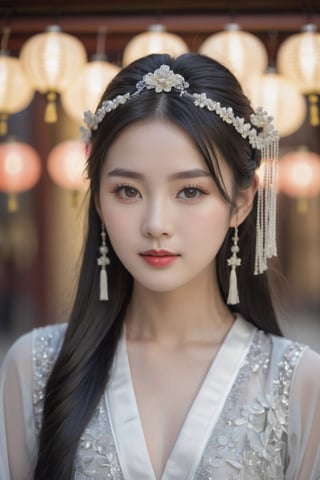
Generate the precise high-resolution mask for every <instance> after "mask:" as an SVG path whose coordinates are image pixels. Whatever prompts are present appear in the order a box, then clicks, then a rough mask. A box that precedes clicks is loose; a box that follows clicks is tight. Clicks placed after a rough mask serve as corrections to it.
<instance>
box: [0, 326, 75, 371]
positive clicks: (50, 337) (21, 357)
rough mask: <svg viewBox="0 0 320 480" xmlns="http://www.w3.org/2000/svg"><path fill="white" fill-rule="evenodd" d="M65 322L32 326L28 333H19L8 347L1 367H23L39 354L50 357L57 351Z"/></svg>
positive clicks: (62, 336) (64, 328)
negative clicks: (37, 326)
mask: <svg viewBox="0 0 320 480" xmlns="http://www.w3.org/2000/svg"><path fill="white" fill-rule="evenodd" d="M65 330H66V324H55V325H48V326H45V327H40V328H34V329H33V330H31V331H30V332H28V333H25V334H24V335H21V336H20V337H19V338H18V339H17V340H15V342H14V343H13V344H12V345H11V347H10V348H9V350H8V352H7V354H6V356H5V358H4V361H3V368H4V369H5V368H7V369H8V368H18V367H19V366H20V367H22V368H23V367H24V366H25V365H26V364H28V363H32V362H33V360H34V359H35V358H36V357H37V356H38V355H39V354H42V355H44V356H46V355H49V354H50V355H49V356H50V358H51V359H52V358H53V357H55V356H56V354H57V353H58V351H59V348H60V345H61V343H62V340H63V338H64V333H65Z"/></svg>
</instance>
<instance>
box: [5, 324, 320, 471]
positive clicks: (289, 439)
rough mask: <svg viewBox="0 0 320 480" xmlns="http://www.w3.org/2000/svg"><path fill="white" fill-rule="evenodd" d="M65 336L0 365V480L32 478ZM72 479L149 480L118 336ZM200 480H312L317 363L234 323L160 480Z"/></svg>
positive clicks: (23, 344) (38, 339) (319, 434)
mask: <svg viewBox="0 0 320 480" xmlns="http://www.w3.org/2000/svg"><path fill="white" fill-rule="evenodd" d="M65 328H66V326H65V325H54V326H49V327H45V328H42V329H36V330H34V331H33V332H30V333H29V334H26V335H24V336H23V337H21V338H20V339H19V340H17V342H16V343H15V344H14V345H13V346H12V347H11V349H10V351H9V352H8V354H7V356H6V358H5V361H4V363H3V365H2V369H1V374H0V479H1V480H29V479H30V480H31V479H32V471H33V468H34V464H35V461H36V454H37V435H38V432H39V428H40V425H41V412H42V400H43V391H44V385H45V383H46V380H47V378H48V375H49V373H50V370H51V368H52V365H53V363H54V360H55V358H56V355H57V353H58V351H59V348H60V345H61V342H62V340H63V336H64V331H65ZM178 383H179V382H178V379H177V385H178ZM173 394H174V392H173ZM74 478H75V479H76V480H104V479H114V480H124V479H125V480H129V479H130V480H156V477H155V474H154V472H153V469H152V464H151V461H150V458H149V455H148V449H147V446H146V443H145V439H144V435H143V429H142V425H141V421H140V417H139V412H138V408H137V403H136V399H135V394H134V390H133V385H132V380H131V374H130V368H129V362H128V356H127V348H126V341H125V338H124V337H122V339H121V341H120V343H119V346H118V350H117V354H116V357H115V361H114V365H113V370H112V375H111V380H110V382H109V384H108V386H107V388H106V391H105V395H104V396H103V398H101V401H100V404H99V406H98V408H97V410H96V412H95V414H94V415H93V417H92V419H91V421H90V422H89V424H88V425H87V427H86V429H85V430H84V432H83V435H82V437H81V440H80V442H79V446H78V451H77V456H76V459H75V468H74ZM209 478H212V479H217V480H226V479H232V480H238V479H246V480H251V479H252V480H253V479H257V478H261V479H265V480H271V479H277V480H280V479H286V480H319V479H320V356H319V355H318V354H316V353H315V352H313V351H311V350H310V349H308V348H306V347H304V346H302V345H299V344H296V343H293V342H291V341H289V340H286V339H282V338H278V337H275V336H270V335H265V334H264V333H263V332H259V331H258V330H257V329H256V328H255V327H253V326H252V325H251V324H249V323H247V322H246V321H245V320H243V319H242V318H240V317H238V318H237V320H236V322H235V323H234V325H233V327H232V328H231V330H230V332H229V333H228V335H227V337H226V339H225V341H224V344H223V345H222V346H221V348H220V350H219V352H218V354H217V356H216V357H215V359H214V360H213V362H212V365H211V367H210V369H209V371H208V373H207V375H206V378H205V380H204V381H203V384H202V386H201V388H200V390H199V392H198V394H197V396H196V398H195V400H194V402H193V404H192V406H191V408H190V410H189V412H188V415H187V417H186V419H185V422H184V425H183V427H182V429H181V431H180V434H179V436H178V438H177V441H176V443H175V446H174V448H173V450H172V452H171V455H170V457H169V459H168V462H167V464H166V466H165V469H164V471H163V474H162V477H161V480H187V479H188V480H191V479H195V480H204V479H207V480H208V479H209Z"/></svg>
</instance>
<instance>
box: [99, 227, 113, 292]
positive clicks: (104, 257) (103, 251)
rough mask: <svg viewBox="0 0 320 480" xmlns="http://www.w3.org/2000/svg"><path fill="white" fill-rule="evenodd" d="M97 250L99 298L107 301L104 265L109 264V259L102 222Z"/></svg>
mask: <svg viewBox="0 0 320 480" xmlns="http://www.w3.org/2000/svg"><path fill="white" fill-rule="evenodd" d="M99 252H100V253H101V257H99V258H98V259H97V263H98V265H99V266H100V267H101V269H100V295H99V300H102V301H107V300H109V293H108V278H107V269H106V266H107V265H110V259H109V257H108V255H107V254H108V252H109V249H108V247H107V245H106V231H105V228H104V225H103V224H102V226H101V245H100V247H99Z"/></svg>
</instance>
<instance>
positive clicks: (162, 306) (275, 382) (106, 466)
mask: <svg viewBox="0 0 320 480" xmlns="http://www.w3.org/2000/svg"><path fill="white" fill-rule="evenodd" d="M85 121H86V124H87V127H88V128H87V129H86V130H85V131H84V134H85V137H86V141H87V142H88V143H90V144H91V145H90V156H89V160H88V175H89V178H90V181H91V188H90V203H89V212H88V222H89V223H88V233H87V240H86V244H85V248H84V254H83V263H82V270H81V273H80V279H79V287H78V290H77V295H76V300H75V304H74V307H73V311H72V314H71V318H70V321H69V322H68V325H51V326H47V327H44V328H40V329H35V330H34V331H33V332H30V333H29V334H27V335H25V336H23V337H21V338H20V339H19V340H18V341H17V342H16V343H15V344H14V345H13V346H12V348H11V349H10V351H9V353H8V354H7V357H6V359H5V362H4V364H3V367H2V373H1V381H0V477H1V479H2V480H9V479H11V480H25V479H35V480H40V479H41V480H62V479H63V480H70V479H76V480H102V479H114V480H120V479H121V480H122V479H125V480H129V479H130V480H156V479H157V480H160V479H161V480H182V479H196V480H200V479H201V480H202V479H208V480H209V479H219V480H226V479H230V480H231V479H232V480H236V479H257V478H260V479H277V480H279V479H287V480H297V479H299V480H306V479H310V480H311V479H312V480H316V479H318V478H320V382H319V375H320V357H319V356H318V355H317V354H316V353H314V352H312V351H311V350H310V349H308V348H307V347H305V346H302V345H300V344H296V343H293V342H291V341H289V340H287V339H285V338H283V337H282V336H281V332H280V330H279V327H278V324H277V320H276V315H275V312H274V307H273V301H272V299H271V296H270V293H269V287H268V279H267V275H266V271H265V270H266V261H267V258H268V257H270V256H272V255H274V254H275V245H274V224H275V222H274V213H275V197H274V190H273V185H272V183H274V177H273V173H274V164H275V161H273V160H272V159H271V160H270V158H271V157H270V156H272V155H274V156H275V157H276V153H277V152H276V149H277V133H276V132H275V131H274V129H273V127H272V124H271V120H270V118H269V117H267V116H266V114H265V113H264V112H263V111H261V110H258V111H257V112H254V111H253V110H252V108H251V106H250V104H249V101H248V99H247V98H246V97H245V96H244V94H243V92H242V90H241V88H240V86H239V84H238V82H237V80H236V79H235V78H234V77H233V75H231V74H230V72H229V71H228V70H227V69H226V68H224V67H223V66H222V65H220V64H219V63H217V62H215V61H213V60H210V59H208V58H206V57H203V56H200V55H198V54H186V55H183V56H181V57H179V58H177V59H172V58H170V57H169V56H167V55H151V56H148V57H145V58H142V59H140V60H138V61H137V62H135V63H133V64H131V65H129V66H128V67H126V68H125V69H123V70H122V71H121V72H120V73H119V74H118V75H117V77H116V78H115V79H114V80H113V82H112V83H111V85H110V86H109V87H108V89H107V91H106V92H105V95H104V97H103V99H102V101H101V103H100V106H99V108H98V110H97V112H96V113H95V114H93V113H90V112H87V113H86V115H85ZM261 156H262V157H265V162H266V165H267V167H266V172H267V173H266V175H265V182H264V184H263V185H261V186H259V187H258V180H257V178H258V177H257V175H256V173H255V171H256V169H257V167H258V166H259V164H260V159H261ZM257 190H258V193H257ZM254 273H255V274H254Z"/></svg>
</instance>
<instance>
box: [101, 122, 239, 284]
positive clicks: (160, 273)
mask: <svg viewBox="0 0 320 480" xmlns="http://www.w3.org/2000/svg"><path fill="white" fill-rule="evenodd" d="M220 168H221V171H222V175H223V179H224V182H225V185H226V187H227V189H228V191H229V193H230V192H231V184H232V176H231V172H230V171H229V169H228V167H227V166H226V164H225V163H224V162H221V164H220ZM97 204H98V210H99V213H100V215H101V217H102V220H103V222H104V224H105V226H106V230H107V232H108V236H109V238H110V241H111V243H112V246H113V248H114V250H115V252H116V254H117V255H118V257H119V259H120V260H121V262H122V263H123V265H124V266H125V268H126V269H127V270H128V271H129V272H130V273H131V275H132V276H133V278H134V281H135V282H138V283H139V284H140V285H141V286H144V287H145V288H146V289H149V290H152V291H158V292H164V291H169V290H173V289H176V288H179V287H181V286H183V285H185V284H186V283H188V282H191V281H192V280H194V279H195V278H196V277H198V276H199V275H208V276H209V277H210V278H212V274H213V273H212V272H213V271H214V269H213V263H214V261H215V256H216V254H217V252H218V250H219V248H220V246H221V244H222V242H223V239H224V237H225V235H226V232H227V230H228V228H229V226H230V225H234V222H235V218H234V216H232V215H231V212H230V206H229V205H228V204H227V203H226V202H225V201H224V200H223V199H222V197H221V194H219V192H218V189H217V187H216V185H215V183H214V181H213V179H212V177H211V175H210V173H209V171H208V169H207V167H206V164H205V162H204V160H203V158H202V156H201V154H200V153H199V152H198V150H197V149H196V147H195V145H194V144H193V142H192V140H191V139H190V138H189V137H188V136H187V135H186V134H185V133H184V132H183V131H182V130H181V129H179V128H178V127H177V126H175V125H174V124H172V123H169V122H168V121H163V120H148V121H141V122H137V123H135V124H132V125H130V126H129V127H127V128H125V129H124V130H123V131H122V132H121V133H120V134H119V136H118V137H117V138H116V140H115V141H114V143H113V144H112V146H111V148H110V149H109V151H108V154H107V158H106V160H105V163H104V166H103V168H102V174H101V183H100V192H99V198H98V202H97Z"/></svg>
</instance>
